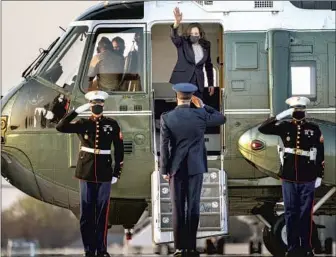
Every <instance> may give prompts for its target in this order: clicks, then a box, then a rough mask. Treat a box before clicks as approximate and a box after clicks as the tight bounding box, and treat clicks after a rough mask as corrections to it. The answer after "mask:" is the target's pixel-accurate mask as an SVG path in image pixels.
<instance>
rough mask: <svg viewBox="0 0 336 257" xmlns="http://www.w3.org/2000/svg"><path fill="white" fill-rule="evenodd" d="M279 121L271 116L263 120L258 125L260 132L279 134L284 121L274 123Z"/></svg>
mask: <svg viewBox="0 0 336 257" xmlns="http://www.w3.org/2000/svg"><path fill="white" fill-rule="evenodd" d="M277 122H279V121H278V120H276V119H275V117H271V118H269V119H267V120H266V121H264V122H263V123H262V124H261V125H260V127H259V128H258V130H259V132H260V133H263V134H266V135H278V136H280V134H281V131H282V129H283V126H284V124H285V123H284V122H281V121H280V123H279V124H276V123H277Z"/></svg>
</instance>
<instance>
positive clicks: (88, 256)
mask: <svg viewBox="0 0 336 257" xmlns="http://www.w3.org/2000/svg"><path fill="white" fill-rule="evenodd" d="M83 256H84V257H96V255H95V254H94V253H92V252H85V253H84V255H83Z"/></svg>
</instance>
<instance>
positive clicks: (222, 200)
mask: <svg viewBox="0 0 336 257" xmlns="http://www.w3.org/2000/svg"><path fill="white" fill-rule="evenodd" d="M152 218H153V219H152V222H153V224H152V225H153V239H154V242H155V243H156V244H162V243H170V242H173V240H174V238H173V225H172V207H171V203H170V194H169V185H168V182H167V181H165V180H164V179H163V178H162V176H161V175H160V173H159V172H158V171H154V172H153V173H152ZM228 218H229V214H228V195H227V176H226V172H225V171H224V170H219V169H214V168H209V169H208V172H207V173H205V174H204V178H203V188H202V193H201V205H200V222H199V229H198V233H197V238H204V237H210V236H219V235H226V234H228Z"/></svg>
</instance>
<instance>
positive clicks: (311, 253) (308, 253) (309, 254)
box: [303, 251, 315, 257]
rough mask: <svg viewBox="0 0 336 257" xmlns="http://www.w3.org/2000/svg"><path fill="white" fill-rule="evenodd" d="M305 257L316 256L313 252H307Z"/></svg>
mask: <svg viewBox="0 0 336 257" xmlns="http://www.w3.org/2000/svg"><path fill="white" fill-rule="evenodd" d="M303 256H304V257H314V256H315V255H314V253H313V252H312V251H309V252H305V253H304V255H303Z"/></svg>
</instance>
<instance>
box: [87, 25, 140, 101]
mask: <svg viewBox="0 0 336 257" xmlns="http://www.w3.org/2000/svg"><path fill="white" fill-rule="evenodd" d="M143 33H144V30H143V28H142V27H127V28H120V27H118V28H101V29H98V30H97V32H96V34H95V36H94V40H93V43H92V44H91V46H90V51H89V53H90V54H89V56H90V57H89V60H88V63H87V67H86V76H84V81H83V91H84V92H87V91H90V90H95V89H99V90H103V91H105V92H107V93H109V94H112V93H115V92H139V91H144V88H143V85H144V40H143V38H144V36H143Z"/></svg>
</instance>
